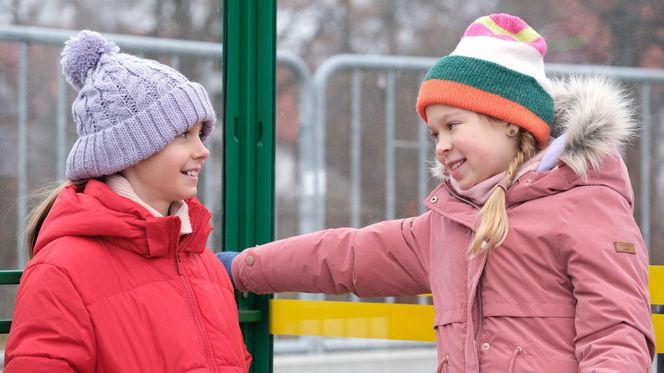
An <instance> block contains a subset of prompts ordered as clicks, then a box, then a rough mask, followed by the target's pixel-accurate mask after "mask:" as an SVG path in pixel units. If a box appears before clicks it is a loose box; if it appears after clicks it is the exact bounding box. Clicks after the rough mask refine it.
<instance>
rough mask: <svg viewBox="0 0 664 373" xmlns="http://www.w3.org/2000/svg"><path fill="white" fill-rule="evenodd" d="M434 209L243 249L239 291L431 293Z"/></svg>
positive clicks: (235, 265)
mask: <svg viewBox="0 0 664 373" xmlns="http://www.w3.org/2000/svg"><path fill="white" fill-rule="evenodd" d="M429 234H430V212H427V213H425V214H423V215H421V216H419V217H415V218H409V219H402V220H391V221H384V222H380V223H377V224H374V225H371V226H368V227H365V228H362V229H352V228H338V229H328V230H324V231H319V232H314V233H310V234H305V235H301V236H296V237H291V238H288V239H284V240H280V241H275V242H272V243H269V244H266V245H260V246H257V247H254V248H250V249H247V250H244V251H243V252H242V253H241V254H239V255H238V256H237V257H235V258H234V259H232V273H233V276H232V278H233V280H234V283H235V285H236V286H237V288H238V289H240V290H242V291H252V292H255V293H273V292H283V291H302V292H322V293H327V294H342V293H349V292H352V293H355V294H357V295H359V296H388V295H415V294H420V293H423V292H429V281H428V258H429Z"/></svg>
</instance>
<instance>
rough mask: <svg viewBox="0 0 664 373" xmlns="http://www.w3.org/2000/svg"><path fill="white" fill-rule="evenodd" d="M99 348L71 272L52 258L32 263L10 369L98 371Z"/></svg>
mask: <svg viewBox="0 0 664 373" xmlns="http://www.w3.org/2000/svg"><path fill="white" fill-rule="evenodd" d="M95 351H96V345H95V339H94V334H93V327H92V323H91V320H90V317H89V314H88V312H87V309H86V308H85V305H84V304H83V301H82V299H81V297H80V296H79V294H78V292H77V291H76V288H75V287H74V285H73V283H72V281H71V279H70V277H69V276H68V275H67V274H66V273H65V272H63V271H62V270H61V269H59V268H57V267H55V266H53V265H50V264H44V263H42V264H36V265H33V266H30V267H29V268H28V269H26V271H25V273H24V274H23V277H22V278H21V283H20V285H19V289H18V294H17V298H16V307H15V310H14V319H13V321H12V326H11V330H10V333H9V337H8V340H7V346H6V351H5V364H6V365H5V368H4V372H5V373H14V372H81V373H84V372H94V370H95V365H96V354H95Z"/></svg>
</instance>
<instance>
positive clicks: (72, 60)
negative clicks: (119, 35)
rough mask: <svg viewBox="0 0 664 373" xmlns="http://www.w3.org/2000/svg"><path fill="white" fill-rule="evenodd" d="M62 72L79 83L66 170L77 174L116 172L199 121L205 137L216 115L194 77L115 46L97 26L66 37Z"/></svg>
mask: <svg viewBox="0 0 664 373" xmlns="http://www.w3.org/2000/svg"><path fill="white" fill-rule="evenodd" d="M61 63H62V72H63V73H64V75H65V77H66V79H67V81H68V82H69V83H70V84H71V85H72V86H73V87H74V88H76V89H77V90H79V93H78V96H77V97H76V99H75V100H74V103H73V104H72V114H73V117H74V122H75V123H76V131H77V133H78V136H79V137H78V139H77V140H76V142H75V143H74V146H73V147H72V149H71V151H70V153H69V156H68V157H67V166H66V171H65V174H66V176H67V178H68V179H70V180H82V179H89V178H94V177H101V176H106V175H111V174H114V173H116V172H118V171H122V170H124V169H126V168H127V167H130V166H132V165H134V164H136V163H138V162H140V161H142V160H144V159H147V158H149V157H151V156H152V155H154V154H156V153H158V152H159V151H161V150H162V149H163V148H164V147H165V146H166V145H168V144H169V143H170V142H171V141H173V139H175V137H176V136H178V135H180V134H182V133H184V132H185V131H187V130H188V129H190V128H191V127H193V126H194V125H196V124H197V123H199V122H202V123H203V127H202V130H201V131H202V135H203V138H204V139H205V138H207V137H208V136H209V134H210V132H211V131H212V129H213V128H214V126H215V123H216V117H215V113H214V110H213V109H212V104H211V103H210V98H209V97H208V94H207V92H206V91H205V89H204V88H203V86H201V85H200V84H198V83H195V82H191V81H189V80H188V79H187V78H185V77H184V76H183V75H182V74H180V73H179V72H177V71H175V70H174V69H172V68H170V67H169V66H166V65H163V64H161V63H159V62H157V61H154V60H149V59H144V58H138V57H135V56H132V55H129V54H125V53H120V48H118V47H117V46H116V45H115V43H113V42H111V41H108V40H106V39H105V38H104V37H103V36H101V35H100V34H99V33H97V32H94V31H88V30H83V31H81V32H80V33H79V34H78V35H77V36H76V37H73V38H71V39H69V40H68V41H66V42H65V47H64V50H63V51H62V61H61Z"/></svg>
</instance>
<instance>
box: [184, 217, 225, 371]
mask: <svg viewBox="0 0 664 373" xmlns="http://www.w3.org/2000/svg"><path fill="white" fill-rule="evenodd" d="M196 217H198V216H196ZM196 223H197V221H196V220H194V219H192V224H191V226H192V232H191V234H190V235H189V237H188V239H187V241H186V242H185V243H184V244H182V245H179V247H178V249H177V251H176V252H175V265H176V267H177V272H178V276H179V277H180V280H181V281H182V285H183V288H184V294H185V301H186V303H187V306H188V307H189V312H191V315H192V318H193V321H194V325H196V329H197V330H198V333H199V335H200V337H201V340H202V343H203V346H202V347H203V351H204V353H205V357H206V360H207V361H208V365H209V366H210V370H211V371H213V372H217V367H216V365H215V364H214V355H213V353H212V346H211V344H210V341H209V340H208V337H207V333H205V329H204V328H203V323H202V322H201V320H200V318H199V316H198V307H197V306H196V302H195V301H194V295H193V293H194V292H193V290H192V289H191V286H190V285H189V281H188V280H187V276H186V275H185V274H184V271H183V270H182V257H181V254H182V248H183V247H187V245H189V243H191V241H192V240H193V237H194V234H195V233H196V228H195V227H196ZM178 237H179V233H178Z"/></svg>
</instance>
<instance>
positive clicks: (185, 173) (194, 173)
mask: <svg viewBox="0 0 664 373" xmlns="http://www.w3.org/2000/svg"><path fill="white" fill-rule="evenodd" d="M198 172H199V171H196V170H188V171H182V172H181V174H183V175H187V176H194V177H195V176H198Z"/></svg>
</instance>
